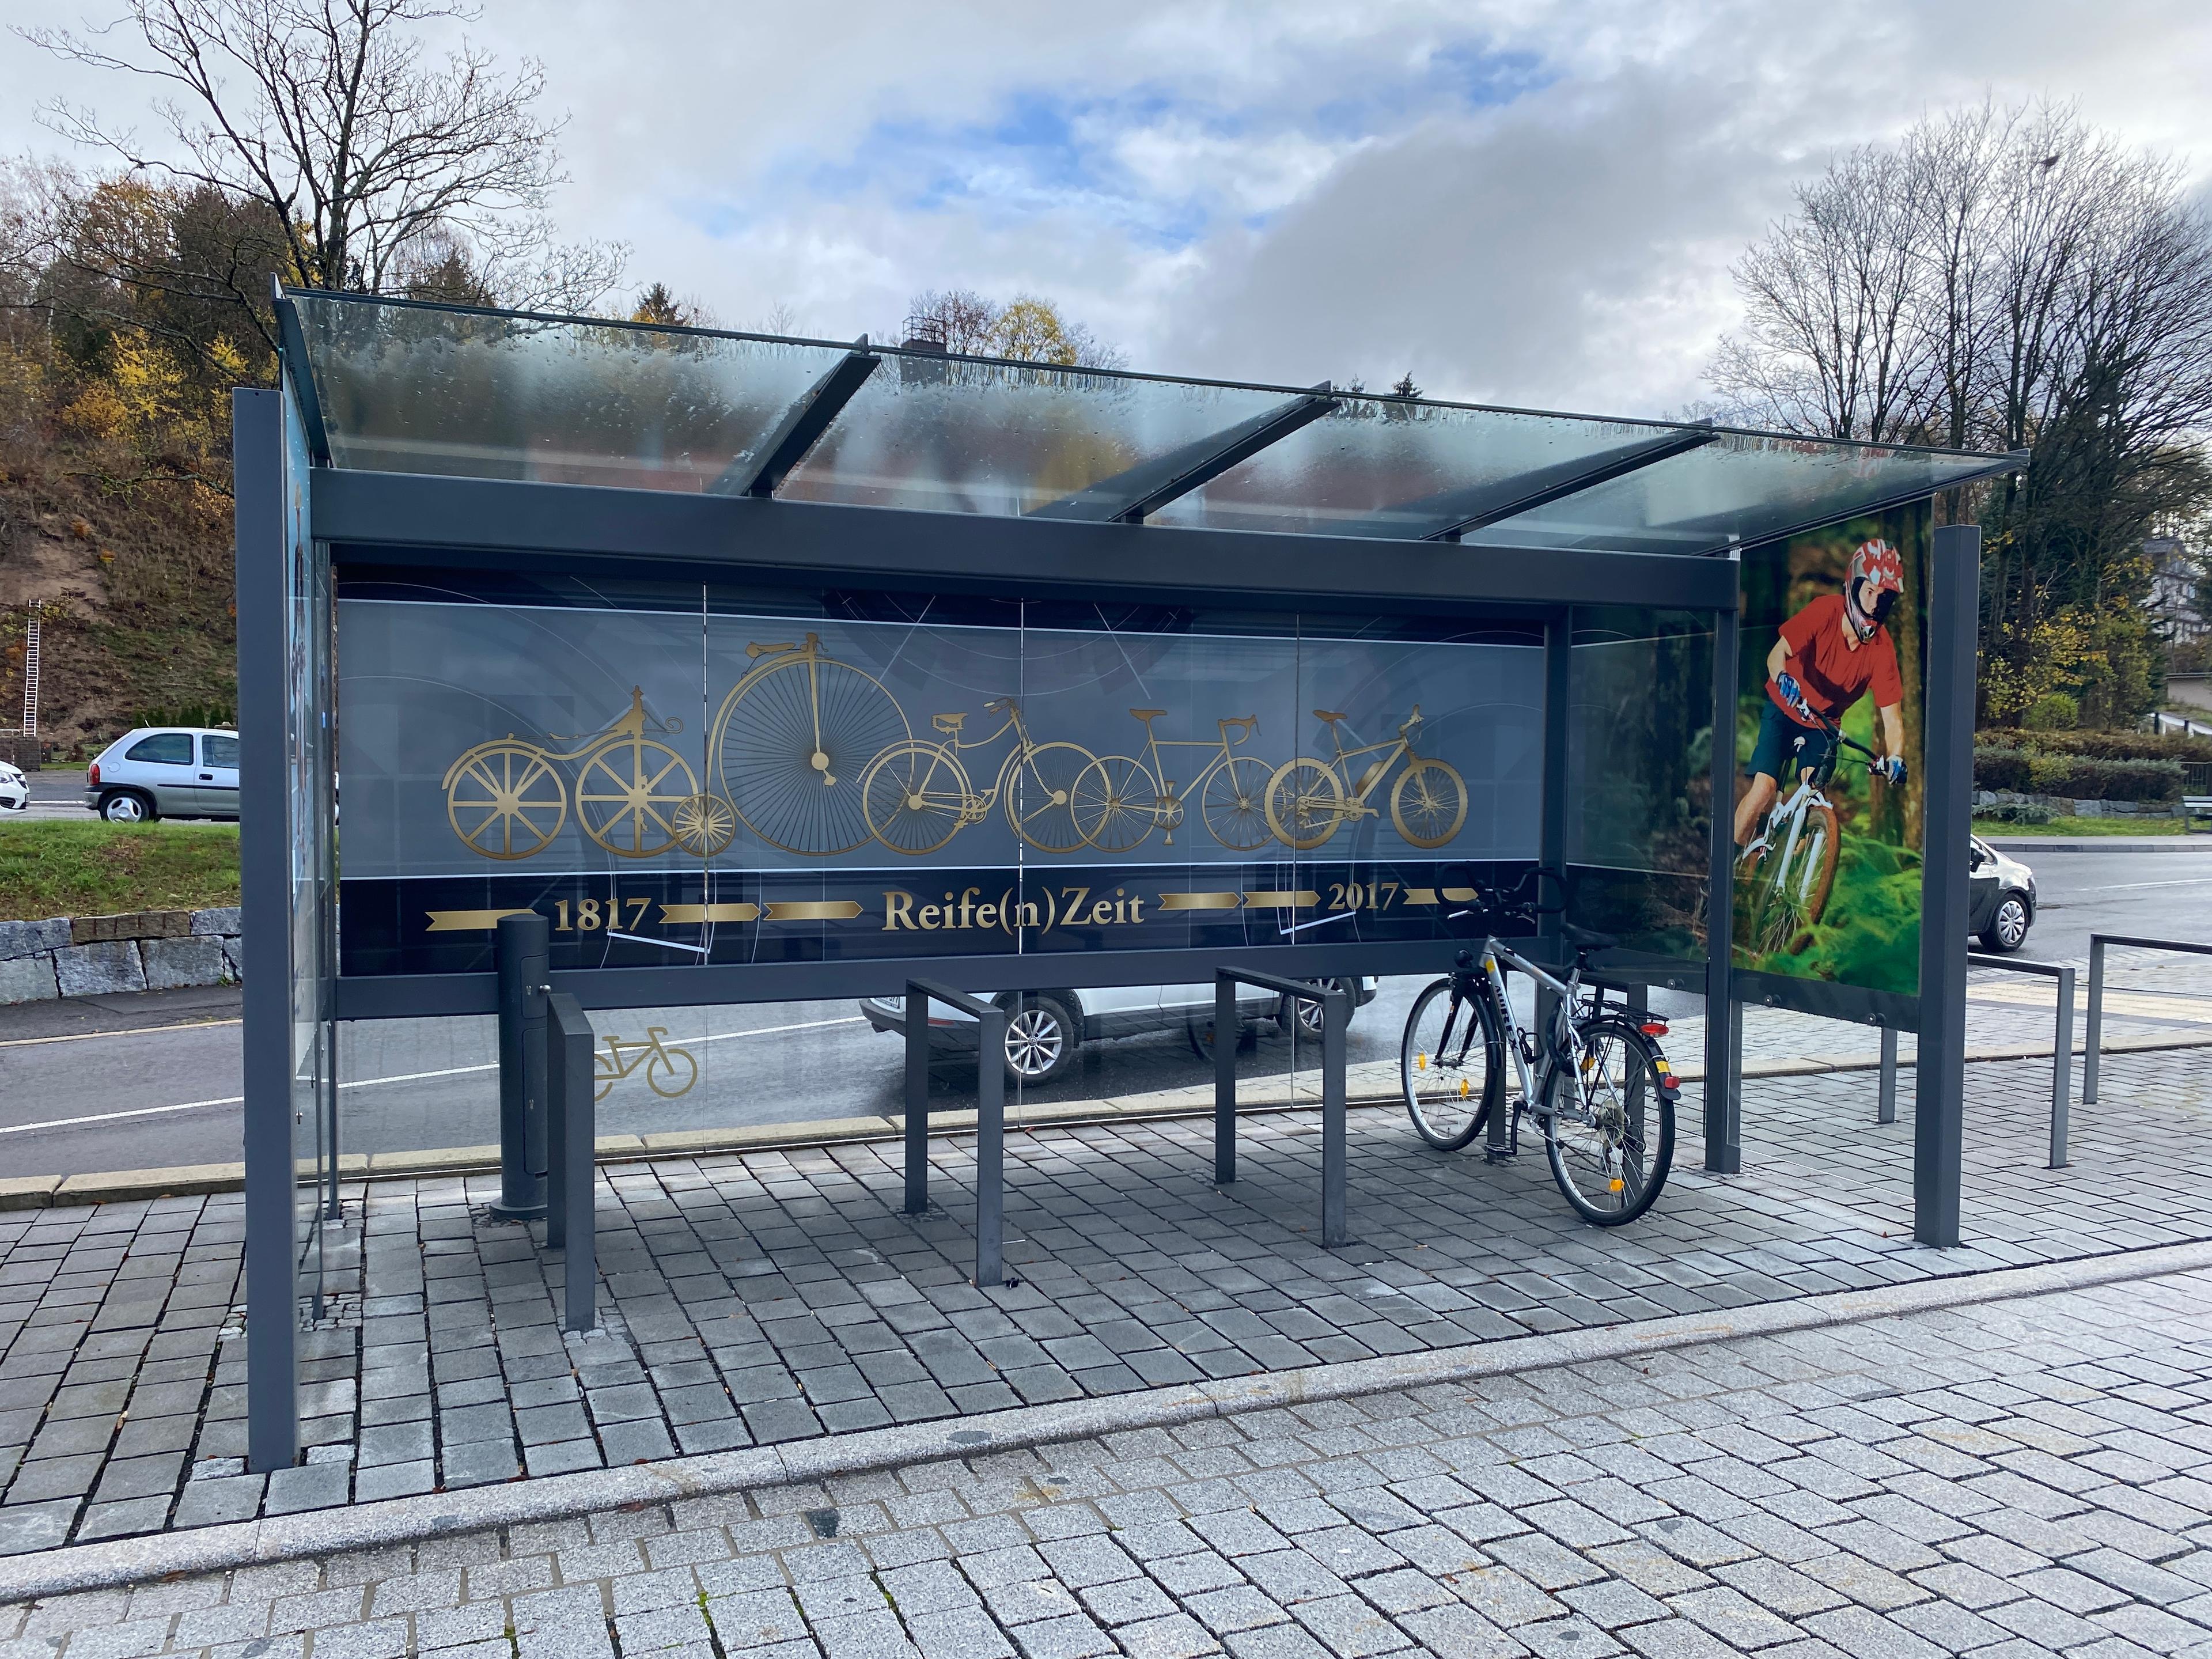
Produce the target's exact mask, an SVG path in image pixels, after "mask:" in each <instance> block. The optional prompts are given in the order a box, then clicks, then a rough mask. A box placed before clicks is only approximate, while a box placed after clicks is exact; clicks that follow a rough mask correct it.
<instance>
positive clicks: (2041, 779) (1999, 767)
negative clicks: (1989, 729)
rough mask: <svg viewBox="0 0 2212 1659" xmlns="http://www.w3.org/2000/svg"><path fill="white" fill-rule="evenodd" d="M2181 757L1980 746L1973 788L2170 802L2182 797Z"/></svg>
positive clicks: (2032, 793)
mask: <svg viewBox="0 0 2212 1659" xmlns="http://www.w3.org/2000/svg"><path fill="white" fill-rule="evenodd" d="M2181 780H2182V770H2181V763H2180V762H2179V761H2178V760H2099V759H2096V758H2094V757H2089V756H2084V755H2033V754H2027V753H2024V752H2022V751H2021V750H2018V749H2002V748H1996V747H1993V746H1992V747H1986V748H1984V747H1978V748H1976V749H1975V750H1974V787H1976V788H1978V789H2008V790H2012V791H2014V792H2015V793H2020V794H2023V795H2063V796H2064V797H2066V798H2067V799H2069V800H2125V801H2137V802H2141V803H2142V804H2144V805H2162V806H2171V805H2173V804H2174V803H2175V802H2176V801H2178V800H2179V799H2181Z"/></svg>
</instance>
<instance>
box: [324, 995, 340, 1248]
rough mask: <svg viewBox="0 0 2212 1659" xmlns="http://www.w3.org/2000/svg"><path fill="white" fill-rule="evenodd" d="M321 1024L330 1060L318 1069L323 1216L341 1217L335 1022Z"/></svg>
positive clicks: (336, 1029)
mask: <svg viewBox="0 0 2212 1659" xmlns="http://www.w3.org/2000/svg"><path fill="white" fill-rule="evenodd" d="M321 1025H322V1029H323V1032H324V1034H325V1041H327V1042H329V1044H330V1053H329V1054H328V1056H327V1057H326V1058H327V1060H328V1061H329V1064H328V1065H327V1066H325V1068H323V1070H322V1073H321V1082H322V1091H323V1098H322V1102H321V1106H322V1113H323V1133H324V1136H325V1140H324V1145H325V1147H326V1148H327V1149H328V1150H327V1153H326V1156H325V1161H324V1164H323V1173H324V1175H325V1177H326V1179H325V1182H324V1183H323V1216H322V1218H323V1219H324V1220H325V1221H343V1220H344V1219H345V1209H344V1206H343V1205H342V1204H340V1202H339V1201H338V1022H337V1020H334V1019H326V1020H324V1021H322V1022H321Z"/></svg>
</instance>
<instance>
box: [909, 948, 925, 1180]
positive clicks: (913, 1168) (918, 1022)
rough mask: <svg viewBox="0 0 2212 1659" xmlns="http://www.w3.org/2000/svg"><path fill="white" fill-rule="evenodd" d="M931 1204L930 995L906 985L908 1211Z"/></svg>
mask: <svg viewBox="0 0 2212 1659" xmlns="http://www.w3.org/2000/svg"><path fill="white" fill-rule="evenodd" d="M928 1208H929V998H928V997H927V995H926V994H923V993H922V992H920V991H917V990H915V988H914V987H913V986H911V985H909V986H908V987H906V1212H907V1213H908V1215H921V1214H922V1213H923V1212H925V1211H927V1209H928Z"/></svg>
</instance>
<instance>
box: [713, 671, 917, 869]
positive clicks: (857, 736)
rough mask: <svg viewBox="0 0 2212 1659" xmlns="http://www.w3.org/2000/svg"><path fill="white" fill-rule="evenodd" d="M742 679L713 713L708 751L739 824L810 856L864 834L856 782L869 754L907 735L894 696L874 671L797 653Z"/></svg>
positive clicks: (850, 845)
mask: <svg viewBox="0 0 2212 1659" xmlns="http://www.w3.org/2000/svg"><path fill="white" fill-rule="evenodd" d="M739 684H740V689H739V690H736V691H733V692H732V693H731V694H730V696H729V697H728V699H727V700H726V701H725V702H724V703H723V704H722V708H721V712H720V714H718V715H717V716H716V717H715V720H714V732H713V734H712V735H711V737H710V738H708V754H709V756H710V757H712V759H713V763H714V769H715V773H716V775H717V776H718V777H719V778H720V781H721V785H722V787H721V791H720V793H721V794H722V795H723V797H724V798H725V799H727V800H728V801H729V803H730V804H731V805H732V807H734V808H735V809H736V811H737V814H738V818H739V819H740V820H742V821H743V823H744V826H745V827H746V828H747V829H750V830H751V831H752V832H753V834H754V835H756V836H759V837H760V839H761V840H763V841H764V842H767V843H768V844H769V846H771V847H774V848H778V849H780V850H781V851H783V852H786V853H797V854H803V855H805V856H806V857H810V858H829V857H832V856H834V855H836V854H839V853H849V852H851V851H852V850H853V849H854V848H856V847H859V846H860V845H862V844H863V843H865V842H866V841H868V839H869V838H870V836H871V835H872V833H873V826H872V824H871V823H870V822H869V818H868V812H867V807H866V803H865V802H864V801H863V799H861V782H862V780H863V779H864V778H865V777H866V775H867V773H868V769H869V763H871V762H872V761H873V760H876V759H877V758H878V757H881V756H883V755H884V753H885V752H886V751H887V750H890V749H891V748H892V746H893V745H894V744H902V743H905V742H906V741H907V740H908V738H909V737H910V736H911V733H910V732H909V731H908V727H907V723H906V715H905V714H903V713H902V712H901V711H900V708H899V706H898V702H897V700H896V698H894V697H893V696H891V694H890V692H889V691H886V690H884V688H883V686H882V684H880V683H879V682H878V681H877V680H876V679H875V678H874V677H873V676H872V675H869V674H866V673H863V672H862V671H860V670H859V669H857V668H854V667H851V666H849V665H847V664H845V663H842V662H837V661H835V660H833V659H830V658H828V657H794V658H793V659H789V660H787V661H783V662H779V663H776V664H775V665H772V666H769V667H766V668H763V669H758V670H756V671H755V677H751V678H748V680H746V681H742V682H740V683H739ZM901 850H904V849H901Z"/></svg>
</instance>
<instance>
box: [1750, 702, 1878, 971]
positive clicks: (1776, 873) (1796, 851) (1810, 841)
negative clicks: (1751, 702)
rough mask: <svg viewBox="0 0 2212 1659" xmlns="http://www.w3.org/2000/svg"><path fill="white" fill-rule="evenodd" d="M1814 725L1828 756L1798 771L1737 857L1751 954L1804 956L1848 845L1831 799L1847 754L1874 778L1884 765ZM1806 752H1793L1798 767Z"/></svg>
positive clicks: (1829, 728) (1830, 727) (1832, 728)
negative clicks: (1855, 755)
mask: <svg viewBox="0 0 2212 1659" xmlns="http://www.w3.org/2000/svg"><path fill="white" fill-rule="evenodd" d="M1814 718H1815V719H1818V720H1820V727H1821V729H1822V730H1823V731H1825V732H1826V733H1827V734H1828V737H1829V738H1830V739H1831V741H1830V743H1829V744H1828V749H1827V752H1826V754H1825V755H1824V756H1823V757H1821V760H1820V765H1818V766H1817V767H1808V768H1804V769H1800V768H1798V767H1796V765H1794V764H1792V765H1790V770H1791V771H1794V772H1796V774H1797V779H1796V787H1795V788H1793V789H1791V790H1790V793H1788V794H1787V795H1785V796H1784V797H1783V798H1782V799H1780V800H1778V801H1777V802H1776V803H1775V804H1774V805H1773V806H1772V807H1771V808H1770V809H1769V810H1768V811H1767V814H1766V822H1765V823H1763V824H1761V825H1760V826H1759V834H1758V835H1757V836H1753V839H1752V841H1751V842H1750V843H1749V844H1748V845H1747V846H1746V847H1745V848H1744V849H1743V851H1741V853H1739V854H1736V887H1737V890H1738V891H1740V892H1741V893H1743V894H1744V895H1745V897H1746V902H1747V909H1748V911H1749V913H1750V917H1751V948H1752V949H1753V951H1757V952H1759V953H1760V954H1762V955H1769V954H1773V953H1776V952H1780V951H1795V950H1798V949H1801V948H1802V945H1803V941H1804V939H1805V936H1806V935H1807V934H1808V933H1811V932H1812V930H1813V928H1814V926H1815V925H1816V924H1817V923H1818V922H1819V921H1820V917H1821V916H1822V915H1823V914H1825V913H1826V910H1827V908H1828V895H1829V893H1830V891H1831V890H1832V889H1833V888H1834V886H1835V884H1836V854H1837V852H1838V842H1839V841H1840V839H1841V837H1840V833H1839V830H1838V824H1837V822H1836V807H1835V803H1834V802H1832V801H1831V800H1830V799H1828V797H1827V793H1826V791H1827V787H1828V785H1829V784H1830V783H1831V782H1832V781H1833V780H1834V778H1835V775H1836V763H1837V762H1838V760H1839V759H1841V758H1842V753H1843V750H1845V749H1856V750H1858V752H1859V753H1860V754H1861V755H1863V756H1864V757H1865V758H1866V763H1867V769H1868V770H1869V772H1871V771H1873V770H1875V769H1876V768H1877V767H1879V766H1880V764H1881V761H1880V759H1879V758H1878V757H1876V756H1875V752H1874V750H1871V749H1869V748H1868V747H1867V746H1866V745H1865V744H1863V743H1856V742H1853V741H1852V740H1851V739H1850V738H1847V737H1845V736H1844V734H1843V731H1842V729H1841V728H1840V727H1839V726H1838V725H1837V724H1836V723H1835V722H1834V721H1833V720H1827V719H1826V718H1823V717H1821V716H1819V715H1815V716H1814ZM1804 746H1805V739H1804V738H1802V737H1801V738H1797V739H1796V741H1795V742H1794V743H1793V744H1791V745H1790V761H1791V762H1792V763H1794V762H1795V761H1796V758H1797V756H1798V753H1799V751H1801V750H1802V749H1803V748H1804Z"/></svg>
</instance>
